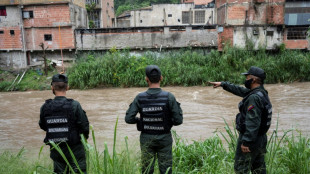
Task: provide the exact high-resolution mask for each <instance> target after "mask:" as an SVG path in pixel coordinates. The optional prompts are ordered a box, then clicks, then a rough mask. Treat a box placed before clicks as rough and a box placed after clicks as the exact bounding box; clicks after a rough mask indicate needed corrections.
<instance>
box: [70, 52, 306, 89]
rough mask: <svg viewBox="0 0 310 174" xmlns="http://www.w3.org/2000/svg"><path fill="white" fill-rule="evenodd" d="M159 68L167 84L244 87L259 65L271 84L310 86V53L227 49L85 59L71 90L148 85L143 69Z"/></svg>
mask: <svg viewBox="0 0 310 174" xmlns="http://www.w3.org/2000/svg"><path fill="white" fill-rule="evenodd" d="M149 64H156V65H158V66H159V67H160V68H161V70H162V74H163V76H164V80H163V82H162V85H164V86H165V85H169V86H170V85H172V86H173V85H178V86H193V85H205V84H206V82H207V81H223V80H229V81H231V82H233V83H239V84H240V83H242V82H243V81H244V77H243V76H241V75H240V73H241V72H245V71H247V70H248V69H249V67H250V66H259V67H261V68H263V69H264V70H265V71H266V73H267V79H266V83H278V82H293V81H310V76H309V75H308V74H310V53H308V52H301V51H291V50H284V51H280V52H279V53H277V54H273V53H270V52H266V51H265V50H258V51H248V50H241V49H237V48H225V49H224V51H223V52H222V53H220V52H218V51H215V50H212V51H211V52H210V53H208V54H206V55H205V54H204V53H203V52H202V51H195V50H191V49H187V50H178V51H169V52H161V53H156V52H146V53H144V54H142V55H141V56H135V55H131V54H130V53H129V51H116V50H114V51H110V52H107V53H106V54H98V53H89V54H84V55H80V57H79V60H78V61H77V63H76V64H75V65H73V67H72V68H71V69H69V71H68V74H69V79H70V81H69V83H70V86H71V87H74V88H80V89H86V88H94V87H100V86H117V87H132V86H146V85H147V84H146V83H145V80H144V77H145V74H144V69H145V67H146V66H147V65H149Z"/></svg>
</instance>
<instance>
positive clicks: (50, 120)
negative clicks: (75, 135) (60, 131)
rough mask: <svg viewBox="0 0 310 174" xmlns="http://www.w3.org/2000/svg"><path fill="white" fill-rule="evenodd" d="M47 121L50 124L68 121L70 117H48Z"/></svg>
mask: <svg viewBox="0 0 310 174" xmlns="http://www.w3.org/2000/svg"><path fill="white" fill-rule="evenodd" d="M46 122H47V123H48V124H56V123H68V119H66V118H56V119H48V120H46Z"/></svg>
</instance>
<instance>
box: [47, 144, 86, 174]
mask: <svg viewBox="0 0 310 174" xmlns="http://www.w3.org/2000/svg"><path fill="white" fill-rule="evenodd" d="M70 149H71V150H72V152H73V154H74V156H75V158H76V160H77V163H78V165H79V167H80V169H81V171H82V172H83V173H86V156H85V150H84V147H83V145H82V144H81V143H79V144H77V145H73V146H70ZM61 150H62V151H63V153H64V154H65V156H66V158H67V159H68V161H69V164H70V166H71V167H72V168H73V170H74V172H75V173H80V172H79V170H78V167H77V166H76V165H75V164H74V161H73V159H72V158H71V155H70V152H69V150H68V148H67V146H66V145H65V144H64V145H62V146H61ZM50 157H51V159H52V160H53V162H54V172H55V173H57V174H63V173H70V170H69V167H68V166H67V163H66V162H65V161H64V159H63V158H62V156H61V155H60V154H59V153H58V152H57V151H56V150H55V149H52V150H51V154H50Z"/></svg>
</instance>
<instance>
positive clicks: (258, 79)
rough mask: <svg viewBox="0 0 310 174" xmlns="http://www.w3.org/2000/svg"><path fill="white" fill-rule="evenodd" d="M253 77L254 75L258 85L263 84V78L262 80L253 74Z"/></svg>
mask: <svg viewBox="0 0 310 174" xmlns="http://www.w3.org/2000/svg"><path fill="white" fill-rule="evenodd" d="M255 77H256V82H257V83H258V84H260V85H263V84H264V80H262V78H260V77H257V76H255Z"/></svg>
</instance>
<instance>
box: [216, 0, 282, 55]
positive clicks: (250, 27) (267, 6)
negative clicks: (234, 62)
mask: <svg viewBox="0 0 310 174" xmlns="http://www.w3.org/2000/svg"><path fill="white" fill-rule="evenodd" d="M284 6H285V0H238V1H236V0H217V1H216V8H217V22H218V25H219V35H218V36H219V38H218V39H219V50H222V49H223V46H224V44H228V43H230V44H231V45H233V46H236V47H241V48H245V47H251V48H254V49H258V48H266V49H275V48H276V47H278V46H279V45H280V44H281V43H282V42H283V37H282V36H283V28H284Z"/></svg>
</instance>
